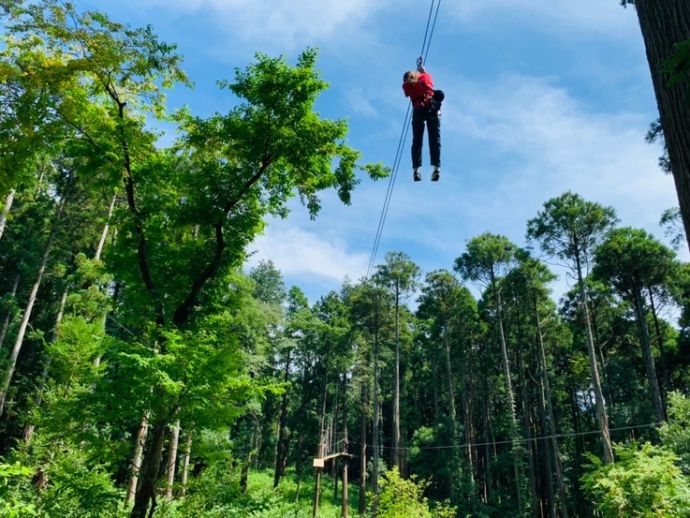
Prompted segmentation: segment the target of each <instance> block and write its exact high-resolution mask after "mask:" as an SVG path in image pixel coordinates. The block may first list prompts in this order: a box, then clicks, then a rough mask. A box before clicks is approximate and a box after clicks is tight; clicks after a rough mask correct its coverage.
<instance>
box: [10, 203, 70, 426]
mask: <svg viewBox="0 0 690 518" xmlns="http://www.w3.org/2000/svg"><path fill="white" fill-rule="evenodd" d="M64 207H65V198H63V199H62V201H61V202H60V206H59V207H58V210H57V214H56V216H55V222H54V224H53V228H52V229H51V231H50V235H49V236H48V241H47V242H46V246H45V248H44V250H43V255H42V256H41V262H40V264H39V266H38V272H37V273H36V280H35V281H34V284H33V286H32V287H31V293H29V300H28V301H27V303H26V307H25V308H24V314H23V315H22V320H21V323H20V324H19V329H18V330H17V337H16V338H15V341H14V347H13V348H12V353H11V354H10V363H9V366H8V368H7V371H6V372H5V375H4V377H3V380H2V387H1V388H0V416H1V415H2V414H3V412H4V409H5V400H6V399H7V390H8V389H9V387H10V382H11V381H12V375H13V374H14V369H15V367H16V366H17V358H18V357H19V352H20V351H21V349H22V345H24V335H25V334H26V328H27V327H28V325H29V319H30V318H31V312H32V311H33V309H34V304H35V302H36V297H37V295H38V288H40V286H41V281H43V274H44V273H45V270H46V266H47V264H48V258H49V257H50V251H51V250H52V248H53V241H54V240H55V234H56V233H57V228H58V225H59V224H60V219H61V217H62V211H63V209H64Z"/></svg>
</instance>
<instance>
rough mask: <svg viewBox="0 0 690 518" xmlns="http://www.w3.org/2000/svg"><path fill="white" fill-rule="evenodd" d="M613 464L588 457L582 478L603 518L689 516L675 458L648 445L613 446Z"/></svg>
mask: <svg viewBox="0 0 690 518" xmlns="http://www.w3.org/2000/svg"><path fill="white" fill-rule="evenodd" d="M616 456H617V460H616V463H615V464H602V463H601V461H600V460H599V459H598V458H596V457H594V456H592V457H590V460H591V463H592V464H591V466H590V468H589V472H588V473H587V474H586V475H584V476H583V478H582V479H583V483H584V486H585V489H586V491H587V492H588V493H589V495H590V497H591V498H592V500H593V502H594V504H595V507H596V509H597V511H599V513H601V515H602V516H604V517H605V518H608V517H611V518H613V517H617V516H635V517H653V516H659V517H660V516H668V517H681V516H687V515H688V513H690V484H689V483H688V480H687V479H686V478H685V477H684V476H683V475H682V474H681V472H680V469H679V468H678V466H676V464H675V463H676V460H677V457H676V456H675V455H674V454H673V453H671V452H669V451H667V450H664V449H663V448H659V447H656V446H652V445H651V444H649V443H645V444H642V445H637V444H632V445H630V446H623V445H618V446H616Z"/></svg>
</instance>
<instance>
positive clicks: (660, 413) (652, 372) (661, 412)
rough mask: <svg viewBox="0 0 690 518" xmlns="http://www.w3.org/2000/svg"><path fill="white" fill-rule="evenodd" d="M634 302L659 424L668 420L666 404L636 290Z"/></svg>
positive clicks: (638, 292) (640, 299)
mask: <svg viewBox="0 0 690 518" xmlns="http://www.w3.org/2000/svg"><path fill="white" fill-rule="evenodd" d="M633 302H634V306H635V315H636V316H637V324H638V326H639V329H640V346H641V347H642V359H643V361H644V368H645V371H646V372H647V382H648V383H649V395H650V397H651V399H652V405H653V406H654V412H655V413H656V418H657V421H658V422H659V423H661V422H663V421H665V420H666V411H665V409H664V402H663V401H662V400H661V391H660V390H659V380H658V379H657V377H656V366H655V365H654V356H653V355H652V344H651V341H650V339H649V329H648V328H647V316H646V312H645V310H644V306H643V305H642V293H641V292H640V291H639V290H636V291H635V293H633Z"/></svg>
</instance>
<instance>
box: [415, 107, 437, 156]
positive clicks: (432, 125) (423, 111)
mask: <svg viewBox="0 0 690 518" xmlns="http://www.w3.org/2000/svg"><path fill="white" fill-rule="evenodd" d="M425 125H426V129H427V132H428V133H429V153H430V154H431V165H433V166H435V167H440V166H441V119H439V117H438V111H436V110H432V109H431V108H417V109H415V110H413V111H412V167H413V168H415V169H416V168H417V167H421V165H422V144H423V143H424V126H425Z"/></svg>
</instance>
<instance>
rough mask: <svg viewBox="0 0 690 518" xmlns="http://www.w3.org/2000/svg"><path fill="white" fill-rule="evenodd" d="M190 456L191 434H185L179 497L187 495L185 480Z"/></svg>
mask: <svg viewBox="0 0 690 518" xmlns="http://www.w3.org/2000/svg"><path fill="white" fill-rule="evenodd" d="M191 456H192V432H191V431H188V432H187V441H186V443H185V447H184V460H183V461H182V477H181V479H180V496H185V495H186V494H187V480H188V478H189V460H190V458H191Z"/></svg>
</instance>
